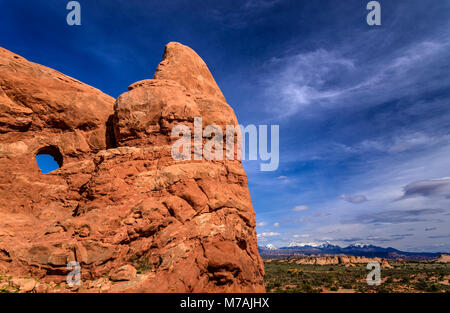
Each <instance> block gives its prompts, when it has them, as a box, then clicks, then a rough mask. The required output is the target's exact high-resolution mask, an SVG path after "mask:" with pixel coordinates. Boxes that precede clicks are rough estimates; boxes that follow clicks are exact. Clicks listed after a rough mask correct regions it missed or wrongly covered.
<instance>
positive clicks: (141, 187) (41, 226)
mask: <svg viewBox="0 0 450 313" xmlns="http://www.w3.org/2000/svg"><path fill="white" fill-rule="evenodd" d="M0 86H1V88H0V273H1V274H9V275H11V276H17V277H25V276H31V277H33V278H35V279H39V280H40V281H41V282H43V283H45V282H56V283H58V282H62V281H65V280H66V276H67V274H68V273H69V272H70V270H68V269H67V268H66V266H67V263H68V262H70V261H76V262H78V263H79V264H80V265H81V274H82V280H83V281H85V282H86V281H91V280H95V279H98V278H99V277H104V276H108V277H110V278H111V279H114V280H119V282H117V283H115V284H114V285H112V287H111V288H110V289H108V290H110V291H115V292H122V291H137V292H263V291H264V290H265V289H264V282H263V275H264V268H263V263H262V260H261V258H260V256H259V253H258V249H257V242H256V232H255V226H256V222H255V214H254V210H253V207H252V203H251V198H250V194H249V191H248V186H247V178H246V174H245V172H244V170H243V168H242V165H241V162H240V161H239V160H214V161H207V160H204V159H202V160H194V158H192V160H178V161H177V160H175V159H174V158H173V157H172V154H171V148H172V146H173V144H174V142H176V141H177V140H178V139H179V138H176V137H171V131H172V129H173V127H174V126H175V125H178V124H183V125H186V126H187V127H189V128H190V129H193V127H194V119H195V118H196V117H197V118H198V117H200V118H201V119H202V122H203V125H204V126H205V125H218V126H219V127H221V128H223V129H224V128H225V126H226V125H237V119H236V116H235V114H234V112H233V110H232V109H231V107H230V106H228V104H227V103H226V101H225V98H224V96H223V95H222V93H221V91H220V89H219V87H218V86H217V84H216V82H215V81H214V78H213V77H212V75H211V73H210V71H209V70H208V67H207V66H206V64H205V63H204V62H203V60H202V59H201V58H200V57H199V56H198V55H197V54H196V53H195V52H194V51H193V50H192V49H190V48H188V47H186V46H183V45H181V44H179V43H169V44H168V45H167V46H166V49H165V52H164V57H163V61H162V62H161V63H160V65H159V66H158V68H157V70H156V73H155V76H154V78H153V79H149V80H145V81H140V82H137V83H135V84H133V85H131V86H130V87H129V91H128V92H126V93H124V94H122V95H121V96H120V97H119V98H118V99H117V100H114V99H113V98H111V97H109V96H107V95H105V94H103V93H102V92H100V91H99V90H97V89H95V88H93V87H90V86H87V85H85V84H83V83H81V82H79V81H77V80H75V79H73V78H70V77H68V76H65V75H63V74H61V73H59V72H57V71H55V70H52V69H49V68H46V67H44V66H41V65H38V64H34V63H31V62H29V61H27V60H25V59H24V58H22V57H20V56H18V55H15V54H14V53H11V52H9V51H7V50H5V49H1V48H0ZM224 133H225V131H224ZM202 140H203V141H205V140H206V139H205V138H203V139H202ZM223 149H224V152H225V150H226V147H225V146H224V147H223ZM39 153H47V154H50V155H52V156H53V157H54V158H55V160H56V161H57V162H58V164H59V165H60V169H58V170H56V171H54V172H51V173H49V174H42V173H41V171H40V169H39V167H38V165H37V163H36V159H35V156H36V155H37V154H39ZM136 269H137V274H136V271H135V270H136ZM122 281H125V282H122ZM91 287H92V286H91ZM87 288H88V287H87V284H85V283H83V285H82V286H81V289H79V291H84V290H87ZM105 290H106V289H105Z"/></svg>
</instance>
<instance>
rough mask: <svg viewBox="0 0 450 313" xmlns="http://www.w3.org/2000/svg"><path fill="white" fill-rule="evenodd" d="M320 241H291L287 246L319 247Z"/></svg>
mask: <svg viewBox="0 0 450 313" xmlns="http://www.w3.org/2000/svg"><path fill="white" fill-rule="evenodd" d="M320 245H321V244H320V243H317V242H291V243H289V244H288V245H287V247H288V248H294V247H320Z"/></svg>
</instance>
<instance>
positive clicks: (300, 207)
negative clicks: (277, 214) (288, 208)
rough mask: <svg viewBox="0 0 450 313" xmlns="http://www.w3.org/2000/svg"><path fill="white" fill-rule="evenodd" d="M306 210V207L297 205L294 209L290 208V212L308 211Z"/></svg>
mask: <svg viewBox="0 0 450 313" xmlns="http://www.w3.org/2000/svg"><path fill="white" fill-rule="evenodd" d="M308 208H309V207H308V206H307V205H297V206H295V207H294V208H292V211H296V212H301V211H306V210H308Z"/></svg>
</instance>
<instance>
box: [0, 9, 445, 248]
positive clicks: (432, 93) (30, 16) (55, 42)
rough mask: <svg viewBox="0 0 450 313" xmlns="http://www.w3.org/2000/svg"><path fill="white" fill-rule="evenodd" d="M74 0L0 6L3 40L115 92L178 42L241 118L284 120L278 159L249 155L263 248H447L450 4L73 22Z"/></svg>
mask: <svg viewBox="0 0 450 313" xmlns="http://www.w3.org/2000/svg"><path fill="white" fill-rule="evenodd" d="M67 2H68V1H65V0H38V1H29V0H15V1H6V0H0V26H1V29H2V31H1V32H0V46H2V47H4V48H6V49H9V50H11V51H13V52H15V53H18V54H20V55H22V56H24V57H25V58H27V59H29V60H31V61H34V62H37V63H40V64H43V65H46V66H49V67H51V68H54V69H57V70H59V71H61V72H63V73H64V74H67V75H69V76H72V77H74V78H76V79H78V80H80V81H83V82H85V83H87V84H89V85H92V86H94V87H96V88H98V89H100V90H102V91H103V92H105V93H107V94H109V95H111V96H113V97H117V96H119V95H120V94H121V93H123V92H125V91H127V87H128V86H129V85H130V84H132V83H134V82H136V81H138V80H142V79H147V78H151V77H152V76H153V73H154V71H155V69H156V66H157V65H158V63H159V62H160V61H161V58H162V54H163V49H164V46H165V44H166V43H168V42H170V41H178V42H181V43H183V44H186V45H188V46H190V47H192V48H193V49H194V50H195V51H196V52H197V53H198V54H199V55H200V56H201V57H202V58H203V59H204V60H205V62H206V63H207V64H208V66H209V68H210V70H211V72H212V73H213V75H214V77H215V79H216V81H217V83H218V84H219V86H220V88H221V89H222V91H223V93H224V95H225V97H226V98H227V101H228V103H229V104H230V105H231V106H232V107H233V109H234V110H235V112H236V114H237V117H238V120H239V122H240V123H241V124H243V125H248V124H257V125H258V124H278V125H280V161H281V163H280V167H279V169H278V170H277V171H276V172H260V171H259V162H244V166H245V169H246V171H247V174H248V180H249V186H250V191H251V195H252V200H253V204H254V207H255V211H256V216H257V220H258V223H259V224H258V225H259V226H258V228H257V230H258V236H259V243H260V244H267V243H274V244H276V245H279V246H283V245H287V244H289V243H290V242H293V241H296V242H300V243H302V242H315V243H320V242H324V241H331V242H334V243H338V244H347V243H353V242H362V243H370V244H376V245H381V246H394V247H396V248H401V249H409V250H428V251H443V250H447V251H450V244H449V242H450V241H449V240H448V238H449V237H450V234H449V229H450V219H449V214H450V211H449V204H450V201H449V197H450V190H448V187H446V186H447V185H446V182H447V181H446V179H448V177H450V160H449V157H448V155H449V152H450V137H449V130H450V103H449V100H450V88H449V87H450V27H449V26H450V25H449V24H450V2H449V1H424V0H400V1H387V0H384V1H380V3H381V6H382V25H381V26H377V27H369V26H368V25H367V23H366V14H367V13H368V11H367V10H366V4H367V2H368V0H367V1H366V0H349V1H331V0H329V1H324V0H315V1H300V0H259V1H256V0H241V1H197V0H186V1H180V0H171V1H143V0H134V1H122V0H109V1H86V0H85V1H79V2H80V3H81V6H82V25H81V26H72V27H71V26H68V25H67V24H66V15H67V13H68V11H66V9H65V7H66V4H67ZM437 179H439V180H438V181H437V183H436V184H438V185H439V186H438V187H436V188H438V189H439V188H441V189H442V188H443V189H444V190H447V191H448V194H442V193H439V192H436V193H432V194H427V195H426V196H424V195H423V194H417V196H416V197H412V198H408V199H402V200H398V199H399V198H401V197H402V195H403V193H404V190H405V188H406V186H408V185H409V184H411V183H417V182H419V183H420V182H425V184H426V183H427V182H428V181H432V183H433V184H435V182H436V180H437ZM442 184H444V185H442ZM442 186H444V187H442ZM446 188H447V189H446ZM441 189H439V190H441ZM361 195H363V196H364V197H365V198H366V199H367V201H362V202H358V201H356V200H355V199H361V197H355V196H361ZM429 208H433V209H440V210H442V211H439V210H435V211H427V210H425V209H429ZM411 210H412V211H411ZM414 210H415V211H414ZM408 214H409V215H411V216H409V217H408ZM369 215H370V216H372V215H376V216H383V217H384V218H383V219H380V218H378V219H369V218H367V216H369ZM399 216H400V217H399ZM405 216H406V217H405ZM413 217H414V218H413ZM368 221H372V222H368ZM426 229H433V230H432V231H426ZM439 238H440V239H439Z"/></svg>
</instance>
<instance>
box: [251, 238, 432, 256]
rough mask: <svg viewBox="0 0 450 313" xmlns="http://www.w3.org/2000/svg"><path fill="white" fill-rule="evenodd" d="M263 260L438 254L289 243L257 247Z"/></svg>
mask: <svg viewBox="0 0 450 313" xmlns="http://www.w3.org/2000/svg"><path fill="white" fill-rule="evenodd" d="M259 250H260V254H261V256H262V257H263V258H271V257H290V256H295V255H353V256H366V257H382V258H393V259H395V258H399V257H402V258H406V259H417V260H419V259H427V258H430V257H431V258H434V257H438V256H439V255H440V253H427V252H417V253H415V252H404V251H400V250H397V249H394V248H391V247H388V248H383V247H378V246H374V245H369V244H363V243H355V244H351V245H349V246H347V247H340V246H338V245H334V244H332V243H330V242H291V243H289V244H288V245H287V246H286V247H280V248H277V247H276V246H275V245H273V244H268V245H266V246H265V247H259Z"/></svg>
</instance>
